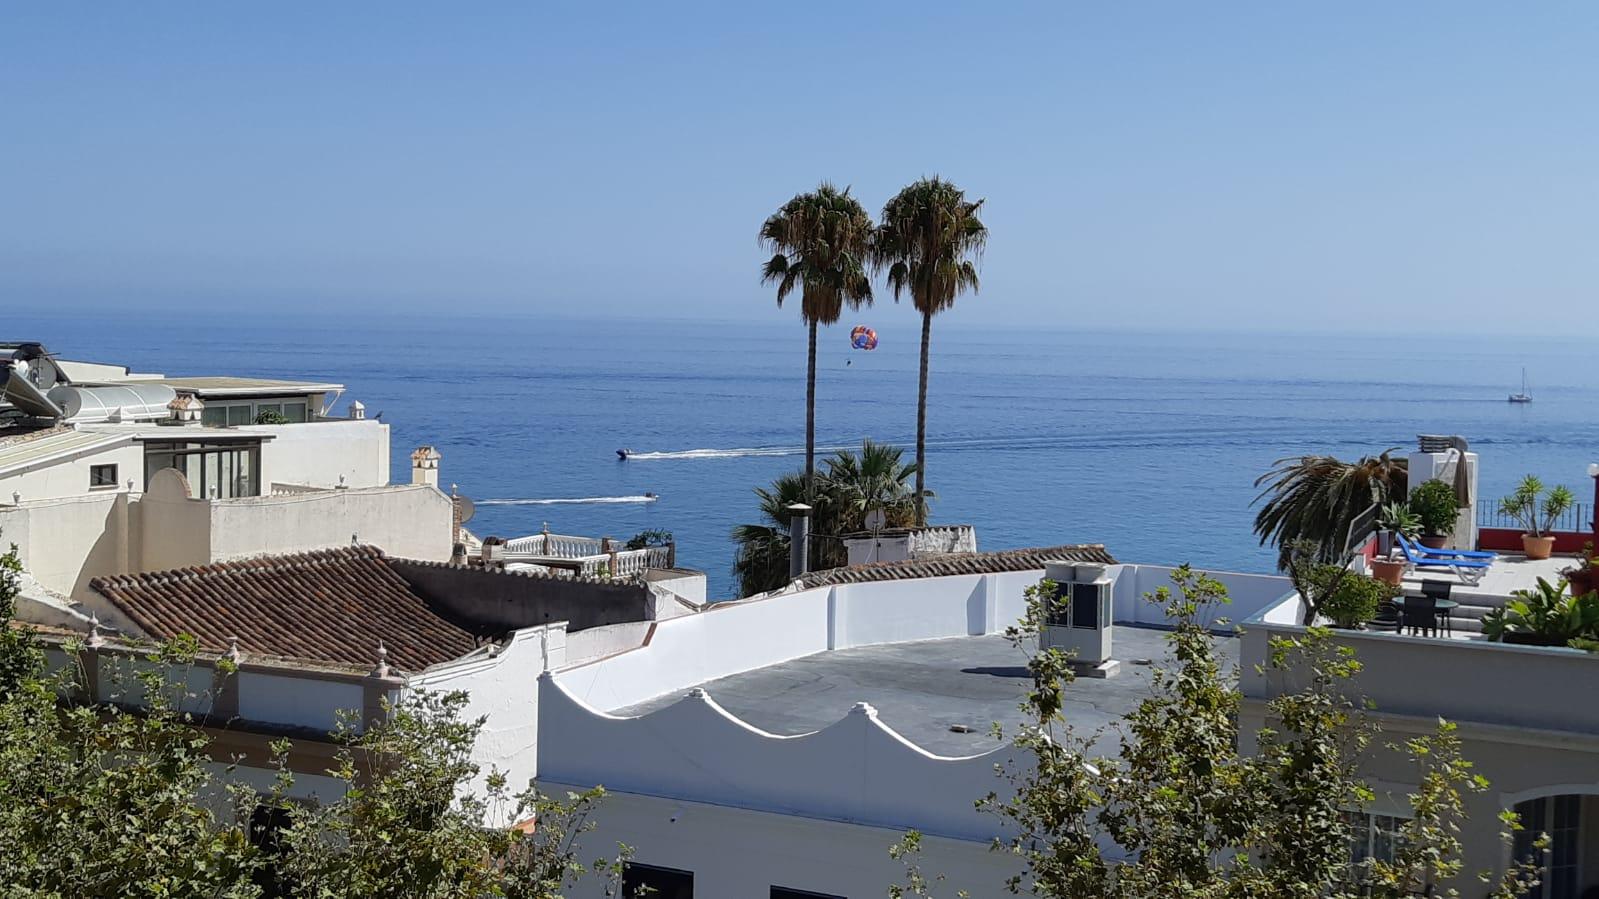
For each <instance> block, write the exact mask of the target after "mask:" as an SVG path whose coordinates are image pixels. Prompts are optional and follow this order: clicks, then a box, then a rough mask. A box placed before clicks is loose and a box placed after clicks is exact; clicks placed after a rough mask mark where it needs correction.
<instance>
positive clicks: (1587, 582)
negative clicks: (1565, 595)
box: [1566, 565, 1593, 596]
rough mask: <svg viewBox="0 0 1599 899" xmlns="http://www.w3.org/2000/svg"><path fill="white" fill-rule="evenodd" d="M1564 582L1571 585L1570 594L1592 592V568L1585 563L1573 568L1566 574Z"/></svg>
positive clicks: (1579, 594)
mask: <svg viewBox="0 0 1599 899" xmlns="http://www.w3.org/2000/svg"><path fill="white" fill-rule="evenodd" d="M1566 583H1568V584H1570V585H1571V595H1572V596H1581V595H1583V594H1584V593H1591V592H1593V569H1592V568H1589V567H1588V566H1586V565H1584V566H1583V567H1581V568H1577V569H1573V570H1572V571H1570V572H1569V573H1567V574H1566Z"/></svg>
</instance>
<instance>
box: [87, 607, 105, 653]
mask: <svg viewBox="0 0 1599 899" xmlns="http://www.w3.org/2000/svg"><path fill="white" fill-rule="evenodd" d="M84 642H85V643H86V644H87V645H89V646H95V647H98V646H104V645H105V635H104V634H102V633H100V616H99V615H97V614H95V613H94V612H90V613H89V639H88V640H85V641H84Z"/></svg>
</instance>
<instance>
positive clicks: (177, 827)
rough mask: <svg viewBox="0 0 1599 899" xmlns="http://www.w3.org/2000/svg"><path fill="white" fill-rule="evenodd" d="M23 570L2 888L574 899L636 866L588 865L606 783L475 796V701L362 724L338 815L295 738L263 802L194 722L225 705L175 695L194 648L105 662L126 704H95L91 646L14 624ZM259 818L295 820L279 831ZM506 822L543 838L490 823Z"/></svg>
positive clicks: (14, 633) (14, 646)
mask: <svg viewBox="0 0 1599 899" xmlns="http://www.w3.org/2000/svg"><path fill="white" fill-rule="evenodd" d="M20 570H21V566H20V564H19V563H18V560H17V554H16V549H15V547H13V548H12V550H11V551H10V552H9V553H7V554H5V555H3V556H0V847H3V851H0V897H5V899H22V897H30V899H31V897H40V899H43V897H59V899H78V897H122V896H143V897H162V899H188V897H193V899H201V897H205V899H218V897H221V899H248V897H261V896H294V897H316V899H338V897H351V899H354V897H357V896H359V897H363V899H364V897H395V899H399V897H406V899H413V897H415V899H433V897H439V899H443V897H461V899H466V897H473V899H477V897H507V899H560V896H561V895H562V894H563V893H564V891H565V890H566V889H567V887H568V886H569V885H570V884H571V883H573V882H574V880H575V879H576V878H577V877H578V876H579V875H581V874H584V873H586V872H593V871H595V870H596V869H597V870H598V871H600V872H601V873H602V874H615V873H616V872H617V871H618V870H619V864H620V857H621V856H620V855H618V856H613V857H612V858H611V859H609V860H603V861H597V862H594V863H591V864H583V863H581V862H579V861H578V854H577V853H578V846H577V842H578V839H579V837H580V836H581V834H583V833H585V832H587V831H588V830H589V829H590V824H589V821H588V815H589V812H590V810H591V809H592V807H593V805H594V803H596V802H597V801H599V799H600V796H601V793H600V791H598V790H595V791H591V792H588V793H584V794H581V795H570V796H566V797H549V796H544V795H541V794H539V793H537V792H536V791H535V790H533V788H532V787H531V786H529V787H528V788H527V789H525V790H523V791H522V792H520V793H517V794H514V795H513V794H511V793H510V791H509V787H508V785H507V784H506V783H505V780H504V778H503V777H501V776H500V775H498V774H495V773H492V772H491V773H490V774H489V775H488V776H487V778H486V779H487V789H486V790H485V791H484V792H483V793H481V794H479V793H475V792H471V791H468V790H467V789H466V787H467V785H468V784H469V783H470V782H472V781H473V780H474V779H475V778H477V777H478V775H479V772H478V769H477V767H476V766H475V765H474V764H473V763H472V762H471V759H470V754H471V748H472V745H473V743H474V741H475V740H476V738H477V735H478V733H479V730H480V729H481V727H482V721H481V720H477V721H470V720H464V719H463V718H462V716H461V712H462V709H463V705H464V703H465V697H464V696H462V695H460V694H452V695H445V696H440V695H433V694H415V695H413V696H411V697H410V698H408V699H407V700H406V701H405V702H403V703H401V704H400V705H398V706H397V707H395V708H394V709H393V710H392V715H391V716H390V717H389V719H388V720H387V721H386V722H385V723H382V724H380V725H378V726H375V727H373V728H371V729H368V730H366V731H364V732H360V733H357V732H355V731H354V730H353V729H347V730H345V731H344V732H343V733H342V736H343V737H344V745H343V748H342V750H341V751H340V753H339V755H338V757H337V762H336V764H335V767H334V769H333V770H331V771H329V772H328V773H329V774H330V775H332V777H333V778H335V780H336V782H337V783H338V785H339V795H338V796H334V797H329V799H330V801H329V803H328V804H327V805H321V806H319V805H316V804H314V803H301V802H298V801H291V800H290V799H289V798H288V796H289V791H290V789H291V787H292V784H293V777H292V775H291V774H289V773H288V770H287V768H286V766H283V765H282V764H281V761H282V759H283V758H284V757H285V753H286V752H287V751H288V748H289V747H288V745H287V744H286V743H280V744H278V745H277V747H276V750H277V755H278V758H279V760H280V769H279V770H280V774H279V777H278V782H277V785H276V787H275V789H273V790H272V791H271V792H269V793H268V794H267V795H265V796H259V795H257V794H256V792H255V791H254V790H253V789H250V788H247V787H245V786H243V785H242V784H240V783H238V782H236V778H235V777H234V776H233V774H234V769H233V768H232V767H230V766H229V765H228V764H227V763H226V761H225V760H224V761H218V760H216V759H215V758H213V755H212V747H211V740H210V738H209V736H208V735H207V733H206V731H205V730H204V729H203V728H202V726H201V724H202V721H201V719H200V718H199V717H198V713H197V712H196V711H194V710H195V709H198V708H203V707H204V706H205V704H206V702H207V700H208V697H206V696H203V695H194V694H191V693H188V692H184V688H182V687H177V686H174V685H181V684H186V683H189V682H190V681H191V680H193V679H192V678H190V677H189V671H188V669H189V667H190V666H191V665H192V664H193V663H194V661H195V644H194V641H192V640H179V641H174V642H172V643H169V644H167V645H164V646H161V647H157V648H153V649H151V650H150V651H149V652H148V653H147V654H145V655H143V656H141V657H135V658H133V659H131V660H130V659H127V658H126V657H125V656H122V655H117V654H110V653H102V654H100V655H101V660H102V664H100V665H99V666H98V676H99V678H100V679H101V681H102V682H103V681H105V680H106V679H107V678H110V679H111V682H112V686H111V687H110V692H111V696H112V701H110V702H91V701H89V699H90V698H89V697H88V696H87V695H86V690H85V684H86V683H87V682H88V681H87V679H86V677H85V672H84V671H83V670H82V669H81V668H80V667H79V666H77V665H75V664H73V663H72V661H71V660H73V659H76V658H78V657H79V654H80V653H83V652H85V650H86V649H87V647H85V646H84V645H83V644H82V643H67V644H66V645H64V646H61V647H59V648H60V649H61V650H63V651H61V652H50V653H47V652H46V651H45V649H44V647H43V646H42V645H41V642H40V640H39V639H38V637H37V636H36V635H35V634H34V633H33V631H32V630H30V629H29V628H26V627H23V626H18V625H16V624H14V623H13V621H12V618H13V615H14V613H15V600H16V596H17V592H18V574H19V572H20ZM63 658H64V659H66V660H67V662H66V664H61V660H62V659H63ZM52 659H53V660H54V661H52ZM117 660H122V662H123V663H121V664H118V661H117ZM217 664H219V665H220V666H221V671H222V674H223V675H224V676H232V674H233V672H232V670H231V666H230V665H229V664H228V663H227V661H226V660H220V661H219V662H218V663H217ZM52 666H54V667H52ZM102 689H105V687H102ZM479 795H481V796H483V798H476V797H478V796H479ZM259 813H266V814H265V815H264V816H262V817H264V818H268V819H270V818H273V817H277V818H278V820H280V821H283V822H285V823H286V824H287V826H286V828H285V829H284V830H283V831H282V832H281V833H280V834H279V835H278V836H277V837H276V838H275V839H265V840H263V839H261V837H263V836H265V834H263V833H260V832H257V833H255V834H252V833H251V821H252V818H256V819H257V820H260V818H258V817H257V816H258V814H259ZM507 813H509V814H507ZM507 817H509V818H511V819H515V820H523V821H530V822H532V821H536V827H532V828H506V827H500V826H490V825H491V824H494V823H497V822H499V821H502V820H505V819H507ZM252 837H255V838H256V839H252ZM258 844H260V845H258ZM613 884H614V879H613Z"/></svg>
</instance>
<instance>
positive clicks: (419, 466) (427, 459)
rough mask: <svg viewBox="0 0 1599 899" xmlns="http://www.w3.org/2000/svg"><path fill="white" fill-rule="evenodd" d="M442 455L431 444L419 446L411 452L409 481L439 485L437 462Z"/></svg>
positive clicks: (433, 485)
mask: <svg viewBox="0 0 1599 899" xmlns="http://www.w3.org/2000/svg"><path fill="white" fill-rule="evenodd" d="M443 458H444V457H443V456H441V455H439V451H438V450H436V449H434V448H433V447H431V446H426V445H424V446H419V447H417V448H416V451H415V452H413V453H411V483H413V484H425V485H427V486H429V487H434V488H436V487H438V486H439V462H440V461H441V460H442V459H443Z"/></svg>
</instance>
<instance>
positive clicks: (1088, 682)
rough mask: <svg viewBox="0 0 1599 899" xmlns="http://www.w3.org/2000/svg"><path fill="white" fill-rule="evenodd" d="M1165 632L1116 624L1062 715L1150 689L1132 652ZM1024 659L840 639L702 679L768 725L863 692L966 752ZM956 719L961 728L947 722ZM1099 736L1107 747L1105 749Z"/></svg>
mask: <svg viewBox="0 0 1599 899" xmlns="http://www.w3.org/2000/svg"><path fill="white" fill-rule="evenodd" d="M1166 635H1167V633H1166V632H1165V631H1161V630H1156V629H1153V628H1145V627H1131V626H1117V628H1116V631H1115V638H1114V639H1115V647H1116V657H1117V658H1118V659H1120V660H1121V661H1122V662H1123V665H1122V667H1121V670H1120V671H1119V672H1118V673H1117V674H1116V675H1115V676H1114V677H1110V678H1104V679H1101V678H1086V677H1085V678H1079V679H1077V680H1076V681H1075V682H1073V683H1072V684H1071V685H1069V686H1068V687H1067V688H1066V720H1067V721H1068V722H1069V723H1070V724H1071V725H1072V727H1073V728H1074V730H1075V731H1076V733H1077V734H1078V735H1079V736H1089V735H1091V734H1093V733H1094V732H1095V731H1098V730H1101V729H1107V733H1106V739H1107V740H1114V739H1115V737H1114V734H1112V733H1110V732H1109V731H1108V726H1109V725H1110V724H1111V723H1112V722H1115V721H1119V720H1120V719H1121V718H1123V717H1124V716H1125V715H1127V713H1128V712H1131V711H1132V710H1133V709H1134V708H1135V707H1137V705H1138V703H1139V701H1140V700H1142V699H1144V698H1146V697H1148V696H1149V695H1150V693H1149V675H1150V667H1149V666H1148V665H1141V664H1131V663H1133V662H1134V661H1135V660H1148V659H1154V660H1156V661H1157V663H1159V662H1161V661H1162V660H1165V659H1167V658H1168V653H1167V649H1166V641H1165V638H1166ZM1216 642H1217V647H1218V648H1219V650H1220V652H1221V654H1222V656H1223V657H1224V658H1225V659H1226V660H1227V664H1228V665H1229V667H1233V666H1236V664H1237V661H1238V641H1237V640H1235V639H1231V638H1218V639H1217V641H1216ZM1025 665H1026V659H1025V658H1024V657H1023V655H1022V653H1021V652H1020V651H1019V650H1017V649H1015V648H1014V647H1012V646H1011V644H1010V642H1009V641H1007V640H1006V639H1005V637H1003V636H1000V635H988V636H981V637H952V638H948V639H942V640H920V641H916V642H911V643H892V644H882V645H876V646H862V647H857V648H854V649H840V650H834V651H831V652H822V653H816V654H815V655H808V656H803V657H801V658H797V659H792V660H790V661H786V662H780V663H778V664H775V665H768V666H766V667H764V668H758V669H756V670H754V671H746V672H743V673H741V674H735V675H732V676H731V677H724V678H719V679H717V680H712V681H708V682H706V683H703V684H701V685H700V686H701V687H703V688H704V690H705V691H706V692H707V693H709V694H710V696H711V698H712V699H713V700H715V701H716V702H717V703H718V704H719V705H721V706H722V707H723V708H725V709H727V711H729V712H731V713H732V714H734V715H737V716H738V717H739V718H741V719H743V720H744V721H745V722H747V723H749V724H751V725H754V726H755V727H758V728H761V729H762V730H766V731H769V732H771V733H775V734H782V735H785V736H786V735H793V734H801V733H808V732H811V731H815V730H820V729H822V728H824V727H827V726H828V725H831V724H833V723H834V722H836V721H838V720H839V719H841V718H843V717H844V716H845V715H846V714H847V713H848V712H849V710H850V707H851V706H852V705H854V704H855V703H857V702H869V703H871V704H872V706H874V707H875V708H876V709H877V710H878V718H879V720H881V721H882V722H883V723H884V724H886V725H888V726H889V727H891V728H893V729H894V730H895V731H897V732H898V733H899V734H900V735H901V736H904V737H905V738H907V739H909V740H911V741H912V742H914V743H916V744H917V745H918V746H920V747H922V748H923V749H925V750H927V751H928V752H932V753H934V754H937V755H943V756H969V755H975V754H977V753H981V752H987V751H988V750H990V749H994V748H996V747H997V746H999V745H1000V743H999V741H997V740H995V739H994V738H993V736H992V735H991V734H990V733H989V726H990V725H991V724H993V723H994V722H996V721H997V722H999V723H1000V724H1002V725H1004V726H1005V728H1006V730H1007V731H1011V730H1013V729H1014V727H1015V726H1016V725H1017V724H1019V723H1020V722H1021V720H1022V715H1021V712H1020V710H1019V709H1018V703H1020V702H1021V700H1022V697H1023V695H1024V694H1025V693H1026V692H1027V689H1028V687H1029V686H1030V681H1029V680H1028V677H1027V669H1026V668H1025V667H1024V666H1025ZM681 698H682V693H678V692H674V693H671V694H668V695H666V696H660V697H657V698H655V699H651V700H649V701H646V702H643V703H639V704H638V705H634V706H631V707H628V708H624V709H617V710H614V711H613V712H612V714H615V715H621V716H633V715H641V714H644V713H647V712H651V711H654V710H656V709H660V708H664V707H666V706H670V705H672V704H673V703H675V702H677V701H678V700H680V699H681ZM957 726H963V727H966V728H969V729H970V732H969V733H962V732H959V731H954V730H951V727H957ZM1112 745H1113V744H1110V745H1107V746H1106V747H1105V751H1107V752H1108V751H1111V746H1112Z"/></svg>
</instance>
